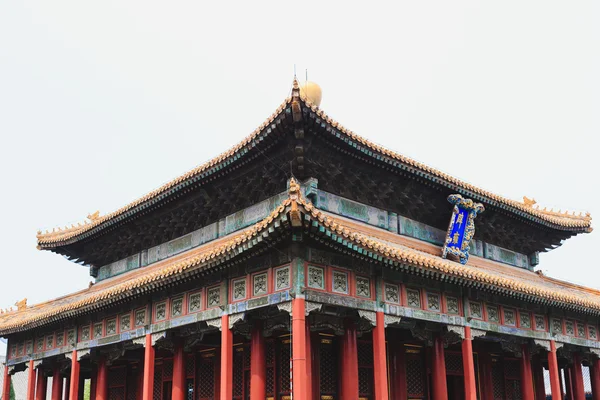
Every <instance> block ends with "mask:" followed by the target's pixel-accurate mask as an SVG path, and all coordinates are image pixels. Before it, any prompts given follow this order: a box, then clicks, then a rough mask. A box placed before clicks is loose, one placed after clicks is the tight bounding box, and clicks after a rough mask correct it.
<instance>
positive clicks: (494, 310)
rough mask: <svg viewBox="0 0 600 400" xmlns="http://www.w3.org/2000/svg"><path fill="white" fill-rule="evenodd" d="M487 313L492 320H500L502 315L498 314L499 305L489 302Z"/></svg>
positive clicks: (489, 319)
mask: <svg viewBox="0 0 600 400" xmlns="http://www.w3.org/2000/svg"><path fill="white" fill-rule="evenodd" d="M486 307H487V315H488V321H491V322H500V316H499V314H498V307H497V306H492V305H489V304H487V305H486Z"/></svg>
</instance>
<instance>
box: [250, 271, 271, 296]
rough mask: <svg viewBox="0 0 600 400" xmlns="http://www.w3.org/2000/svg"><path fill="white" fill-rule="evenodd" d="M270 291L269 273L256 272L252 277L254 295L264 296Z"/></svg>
mask: <svg viewBox="0 0 600 400" xmlns="http://www.w3.org/2000/svg"><path fill="white" fill-rule="evenodd" d="M267 293H268V282H267V273H266V272H264V273H260V274H256V275H254V276H253V277H252V295H253V296H263V295H265V294H267Z"/></svg>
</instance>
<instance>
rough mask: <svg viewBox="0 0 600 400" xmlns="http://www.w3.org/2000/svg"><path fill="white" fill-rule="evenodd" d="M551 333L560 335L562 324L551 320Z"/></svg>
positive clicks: (558, 320) (557, 320) (556, 320)
mask: <svg viewBox="0 0 600 400" xmlns="http://www.w3.org/2000/svg"><path fill="white" fill-rule="evenodd" d="M552 333H562V322H561V321H560V319H556V318H554V319H552Z"/></svg>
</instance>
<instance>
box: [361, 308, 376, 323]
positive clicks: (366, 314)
mask: <svg viewBox="0 0 600 400" xmlns="http://www.w3.org/2000/svg"><path fill="white" fill-rule="evenodd" d="M358 315H359V316H360V317H361V318H363V319H365V320H367V321H369V323H370V324H371V325H372V326H376V325H377V314H376V313H375V312H374V311H365V310H358Z"/></svg>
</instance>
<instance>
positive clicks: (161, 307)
mask: <svg viewBox="0 0 600 400" xmlns="http://www.w3.org/2000/svg"><path fill="white" fill-rule="evenodd" d="M166 318H167V303H166V302H162V303H158V304H157V305H156V314H155V316H154V319H155V320H156V321H162V320H163V319H166Z"/></svg>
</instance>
